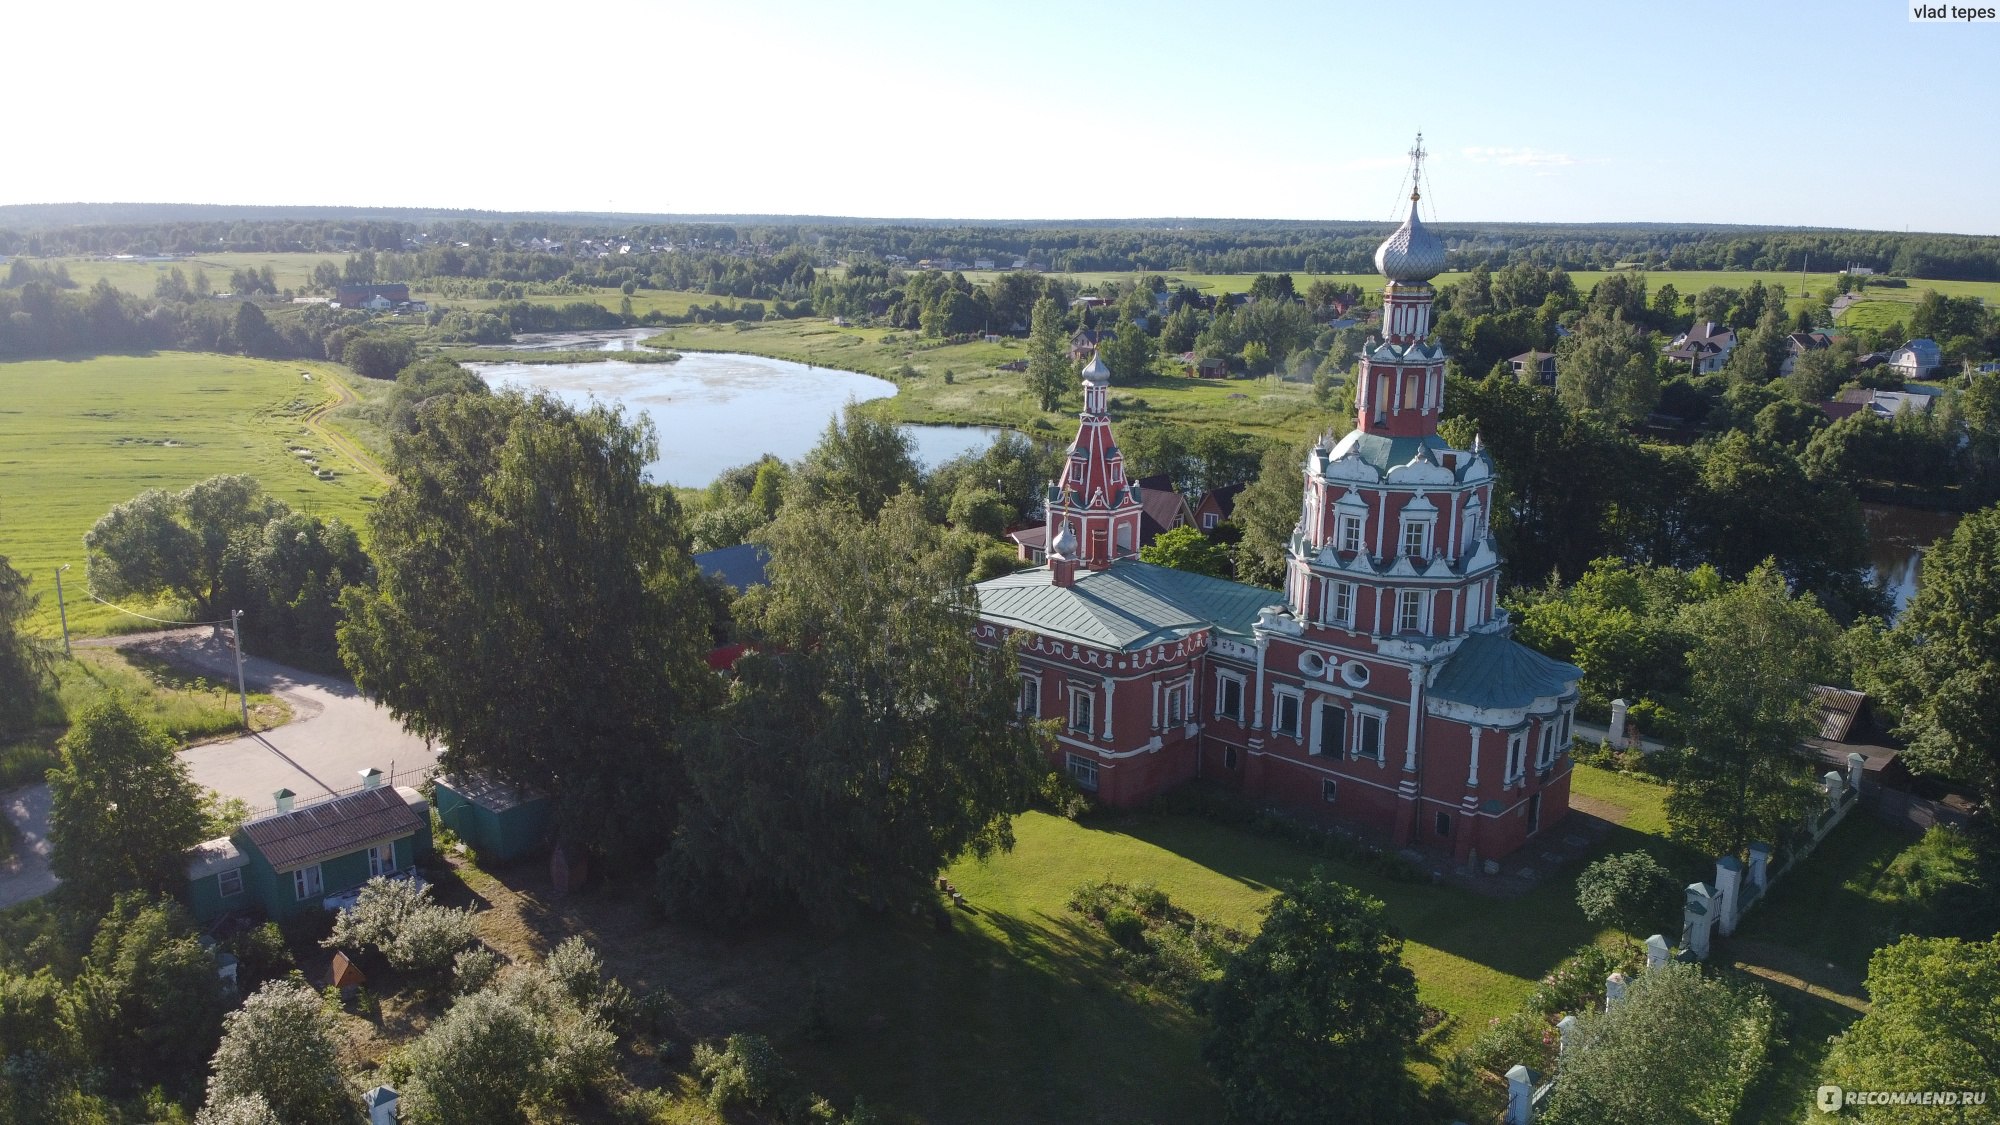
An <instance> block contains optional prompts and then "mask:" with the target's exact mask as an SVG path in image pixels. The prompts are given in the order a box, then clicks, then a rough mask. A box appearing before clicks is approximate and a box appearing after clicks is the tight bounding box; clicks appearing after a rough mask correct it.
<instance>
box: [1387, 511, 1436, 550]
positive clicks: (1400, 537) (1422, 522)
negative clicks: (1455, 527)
mask: <svg viewBox="0 0 2000 1125" xmlns="http://www.w3.org/2000/svg"><path fill="white" fill-rule="evenodd" d="M1411 531H1416V532H1418V534H1419V536H1420V540H1421V541H1420V542H1419V543H1418V544H1417V550H1415V551H1412V550H1410V549H1409V548H1410V532H1411ZM1436 543H1437V513H1436V512H1430V513H1426V514H1424V515H1417V516H1404V517H1403V519H1402V526H1401V527H1400V528H1398V529H1397V535H1396V549H1397V552H1398V553H1399V554H1402V555H1405V556H1415V557H1416V558H1420V559H1428V558H1430V557H1431V555H1432V554H1433V553H1435V552H1434V551H1433V547H1434V546H1435V544H1436Z"/></svg>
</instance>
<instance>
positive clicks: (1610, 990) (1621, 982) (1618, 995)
mask: <svg viewBox="0 0 2000 1125" xmlns="http://www.w3.org/2000/svg"><path fill="white" fill-rule="evenodd" d="M1628 983H1630V982H1629V981H1628V980H1627V979H1626V977H1625V974H1624V973H1612V974H1611V975H1610V976H1608V977H1605V978H1604V1010H1605V1011H1607V1012H1608V1011H1610V1010H1611V1009H1613V1008H1615V1007H1617V1006H1618V1005H1620V1004H1622V1003H1624V1002H1625V986H1626V985H1627V984H1628Z"/></svg>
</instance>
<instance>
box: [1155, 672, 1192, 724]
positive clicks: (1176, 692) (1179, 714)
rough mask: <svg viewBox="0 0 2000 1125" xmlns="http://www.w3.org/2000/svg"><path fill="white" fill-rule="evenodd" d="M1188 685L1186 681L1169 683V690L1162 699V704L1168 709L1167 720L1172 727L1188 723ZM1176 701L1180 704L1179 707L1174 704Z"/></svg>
mask: <svg viewBox="0 0 2000 1125" xmlns="http://www.w3.org/2000/svg"><path fill="white" fill-rule="evenodd" d="M1188 686H1189V685H1188V684H1187V683H1186V682H1185V681H1177V682H1175V683H1171V684H1168V685H1167V690H1166V692H1165V693H1164V695H1163V697H1162V698H1161V700H1160V705H1161V706H1162V707H1164V708H1165V709H1166V722H1167V725H1168V726H1170V727H1173V726H1185V725H1186V724H1187V721H1188V700H1187V697H1188ZM1176 702H1178V703H1179V704H1180V706H1179V707H1178V708H1176V707H1175V706H1174V704H1175V703H1176Z"/></svg>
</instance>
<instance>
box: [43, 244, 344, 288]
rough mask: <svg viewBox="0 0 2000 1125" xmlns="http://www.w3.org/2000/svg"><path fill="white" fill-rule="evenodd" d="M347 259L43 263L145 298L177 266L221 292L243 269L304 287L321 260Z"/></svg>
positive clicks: (220, 257)
mask: <svg viewBox="0 0 2000 1125" xmlns="http://www.w3.org/2000/svg"><path fill="white" fill-rule="evenodd" d="M346 260H347V255H345V254H282V253H281V254H200V255H196V256H194V257H189V258H177V259H175V260H174V261H171V262H121V261H116V260H105V259H100V258H89V257H77V258H49V259H45V260H44V261H43V263H42V264H45V265H49V266H55V265H57V264H60V265H62V266H63V267H64V268H66V269H68V270H69V276H70V280H72V281H74V282H76V283H77V284H78V285H80V286H82V287H83V288H85V289H88V288H90V287H91V286H93V285H95V284H97V280H98V279H99V278H103V279H104V280H106V281H109V282H110V283H111V284H112V286H113V287H114V288H117V289H122V290H124V291H125V292H127V293H135V294H138V295H139V296H142V297H150V296H152V295H153V286H154V285H156V284H158V283H159V280H160V279H161V278H163V277H165V276H167V271H168V270H172V269H176V268H178V269H179V270H180V271H181V273H183V274H185V275H187V277H188V278H189V279H190V280H192V279H193V277H194V273H195V271H196V270H201V271H202V272H204V273H206V274H208V282H209V284H210V285H211V286H213V287H214V289H215V291H216V292H218V293H220V292H223V291H224V290H227V289H228V288H229V275H230V274H231V273H233V272H235V271H236V270H240V269H253V270H262V269H263V268H264V267H265V266H269V267H271V275H272V277H273V278H274V279H275V280H276V281H277V283H278V288H279V289H281V290H283V289H292V290H300V291H302V290H304V289H305V288H306V286H307V285H309V284H311V279H312V271H313V267H314V266H317V265H318V264H320V263H321V262H332V263H333V264H334V265H335V266H339V265H340V264H341V263H342V262H345V261H346Z"/></svg>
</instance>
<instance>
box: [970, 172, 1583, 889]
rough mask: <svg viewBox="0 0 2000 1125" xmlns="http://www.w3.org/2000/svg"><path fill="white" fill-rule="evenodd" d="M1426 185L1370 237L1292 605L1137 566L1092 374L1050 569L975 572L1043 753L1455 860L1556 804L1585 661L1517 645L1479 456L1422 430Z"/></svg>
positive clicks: (1145, 790) (1438, 267)
mask: <svg viewBox="0 0 2000 1125" xmlns="http://www.w3.org/2000/svg"><path fill="white" fill-rule="evenodd" d="M1417 198H1418V196H1417V193H1415V192H1412V193H1411V196H1410V213H1409V218H1408V219H1406V220H1405V221H1404V222H1403V225H1402V226H1401V227H1399V228H1397V230H1396V231H1395V233H1394V234H1391V235H1390V236H1389V238H1388V240H1387V241H1385V242H1383V243H1382V245H1381V247H1380V248H1379V249H1377V250H1376V252H1375V264H1376V268H1377V269H1378V270H1380V271H1381V273H1382V275H1383V276H1384V277H1386V278H1387V279H1388V285H1387V287H1386V288H1385V289H1384V291H1383V306H1384V308H1383V328H1384V333H1385V335H1384V338H1382V339H1375V340H1370V341H1369V343H1368V345H1367V347H1366V348H1365V349H1364V350H1363V352H1362V354H1361V357H1360V359H1361V365H1360V370H1359V375H1358V379H1359V383H1358V384H1357V388H1356V390H1357V395H1356V397H1357V400H1358V401H1357V411H1356V413H1357V417H1356V428H1355V429H1354V430H1353V431H1352V432H1351V433H1349V434H1348V435H1347V436H1346V437H1344V438H1342V439H1340V440H1339V441H1338V442H1333V443H1330V442H1328V441H1326V440H1322V441H1321V442H1320V443H1319V444H1318V445H1317V446H1316V447H1315V448H1314V449H1313V450H1312V452H1311V453H1310V454H1309V455H1308V456H1307V458H1306V461H1305V463H1304V465H1303V466H1302V469H1303V481H1302V487H1301V493H1300V504H1299V511H1300V515H1299V522H1298V526H1297V527H1296V528H1295V529H1294V530H1293V532H1292V539H1291V546H1290V557H1289V562H1288V564H1287V570H1286V579H1285V590H1284V594H1283V595H1282V599H1281V598H1280V595H1278V594H1274V593H1273V592H1272V591H1269V590H1266V589H1262V588H1259V587H1254V586H1247V585H1243V584H1241V583H1237V582H1230V581H1226V580H1223V579H1217V578H1208V577H1204V576H1201V575H1196V574H1189V573H1185V572H1182V571H1177V570H1171V569H1168V568H1165V567H1158V566H1153V565H1150V564H1148V563H1144V562H1140V561H1139V560H1138V558H1137V554H1138V546H1137V544H1138V542H1139V529H1140V519H1141V513H1142V511H1143V497H1142V493H1141V488H1140V486H1139V485H1138V484H1137V483H1136V482H1134V481H1133V480H1131V479H1130V478H1128V477H1127V476H1126V474H1125V465H1124V459H1123V457H1122V455H1121V454H1120V453H1119V451H1118V444H1117V441H1116V440H1115V439H1114V437H1113V435H1112V430H1111V419H1110V416H1109V414H1108V413H1107V409H1106V407H1107V399H1108V397H1109V393H1110V381H1111V375H1110V372H1109V371H1108V370H1107V369H1106V368H1105V366H1104V364H1103V362H1102V361H1101V360H1097V359H1093V360H1092V361H1091V362H1090V364H1089V365H1088V366H1087V367H1085V368H1084V369H1083V413H1082V415H1081V423H1082V424H1081V427H1080V428H1079V430H1078V432H1077V436H1076V441H1075V442H1074V443H1073V444H1072V445H1071V446H1070V450H1069V460H1068V462H1067V464H1066V465H1065V466H1064V468H1063V472H1062V477H1061V479H1060V480H1058V481H1056V482H1055V483H1053V484H1051V485H1050V486H1049V491H1048V496H1047V512H1048V514H1047V536H1048V538H1047V540H1046V542H1047V543H1048V544H1049V547H1048V561H1047V563H1046V564H1045V565H1043V566H1039V567H1035V568H1033V569H1030V570H1023V571H1020V572H1017V573H1015V574H1010V575H1007V576H1005V577H1002V578H995V579H993V580H991V581H988V582H983V583H980V584H979V586H978V588H977V589H978V594H979V613H980V624H979V626H978V635H979V637H980V639H981V640H982V641H983V642H986V643H993V644H997V643H1001V642H1003V641H1005V640H1007V639H1008V638H1009V637H1011V636H1014V635H1017V634H1018V635H1020V638H1021V641H1022V643H1023V648H1022V649H1021V706H1022V709H1023V711H1024V712H1025V713H1028V714H1032V715H1035V716H1038V717H1040V718H1043V719H1057V720H1060V724H1061V733H1060V735H1059V737H1058V741H1059V746H1058V749H1057V751H1056V752H1055V754H1056V759H1057V761H1056V765H1057V766H1058V767H1059V768H1063V769H1065V770H1067V771H1068V772H1069V774H1070V776H1072V777H1074V778H1075V779H1076V780H1077V781H1078V783H1079V784H1081V785H1082V786H1083V787H1084V788H1086V789H1089V790H1093V791H1094V792H1096V794H1097V795H1098V796H1099V797H1100V798H1101V799H1102V800H1104V801H1106V802H1107V803H1110V804H1113V805H1135V804H1139V803H1141V802H1144V801H1146V800H1147V799H1149V798H1151V797H1153V796H1155V795H1156V794H1159V793H1161V792H1162V791H1164V790H1167V789H1169V788H1172V787H1173V786H1175V785H1179V784H1181V783H1182V782H1185V781H1188V780H1191V779H1193V778H1197V777H1199V778H1205V779H1208V780H1209V781H1212V782H1217V783H1220V784H1223V785H1228V786H1232V787H1234V788H1237V789H1239V790H1241V791H1243V792H1245V793H1248V794H1251V795H1254V796H1256V797H1259V798H1263V799H1268V800H1270V801H1272V802H1274V803H1278V804H1283V805H1289V806H1292V807H1295V808H1300V809H1307V810H1312V811H1316V812H1324V813H1328V814H1330V815H1331V816H1332V817H1334V818H1337V819H1341V820H1346V821H1348V822H1350V823H1352V824H1354V825H1356V826H1358V827H1361V828H1364V829H1366V830H1368V831H1370V832H1372V833H1374V834H1377V835H1380V836H1382V837H1384V838H1387V839H1388V840H1390V841H1391V842H1393V843H1394V844H1395V845H1397V846H1417V847H1422V848H1427V849H1429V848H1436V849H1439V850H1448V851H1449V852H1450V854H1451V855H1452V856H1453V857H1454V859H1455V860H1456V861H1457V862H1458V863H1460V864H1466V863H1471V862H1474V861H1477V860H1482V859H1489V858H1497V857H1500V856H1504V855H1506V854H1508V853H1509V852H1512V851H1514V850H1515V849H1516V848H1519V847H1520V846H1521V845H1522V844H1523V843H1525V842H1527V841H1528V839H1529V838H1530V837H1533V836H1534V835H1535V834H1536V833H1538V832H1541V831H1544V830H1546V829H1547V828H1548V827H1549V826H1550V825H1553V824H1554V823H1556V822H1557V821H1559V820H1561V819H1562V817H1563V816H1564V814H1565V813H1567V812H1568V811H1569V788H1570V768H1571V763H1570V757H1569V752H1568V751H1569V745H1570V722H1571V718H1572V714H1573V712H1574V710H1575V706H1576V699H1577V681H1578V680H1579V679H1580V678H1581V676H1582V672H1581V671H1579V670H1578V669H1577V668H1575V667H1574V666H1572V665H1569V664H1565V663H1562V662H1561V661H1557V660H1553V659H1550V658H1549V657H1547V656H1544V655H1542V654H1541V653H1538V652H1536V651H1534V650H1533V649H1530V648H1528V647H1527V646H1525V645H1523V644H1521V643H1519V642H1517V641H1515V640H1514V639H1513V638H1512V636H1511V628H1510V626H1509V623H1508V621H1507V614H1506V611H1505V610H1504V609H1502V608H1500V607H1499V605H1498V604H1497V601H1496V598H1497V593H1498V587H1499V578H1500V557H1499V555H1498V554H1496V553H1495V551H1494V544H1493V540H1492V537H1491V536H1490V535H1489V534H1488V527H1487V517H1488V513H1489V512H1490V511H1491V509H1492V504H1493V465H1492V462H1491V460H1490V459H1489V458H1488V457H1487V456H1486V454H1485V452H1484V451H1483V450H1482V449H1481V447H1480V444H1479V442H1478V441H1476V440H1475V441H1474V442H1473V443H1472V448H1471V449H1453V448H1452V447H1451V446H1450V445H1449V444H1447V443H1446V442H1445V441H1444V440H1443V439H1442V438H1440V437H1439V436H1438V433H1437V423H1438V417H1439V414H1440V413H1441V410H1442V408H1443V405H1444V360H1445V356H1444V351H1443V349H1441V348H1440V347H1439V346H1438V345H1437V344H1435V343H1433V342H1431V340H1430V339H1429V336H1430V316H1431V297H1432V290H1431V287H1430V285H1429V284H1428V282H1429V281H1430V279H1431V278H1432V277H1435V276H1436V275H1437V274H1438V273H1439V272H1441V271H1442V270H1443V269H1444V264H1445V248H1444V243H1443V242H1442V240H1440V239H1439V238H1438V236H1437V235H1436V234H1434V233H1433V232H1431V231H1430V230H1428V229H1426V228H1425V227H1424V225H1423V224H1422V223H1421V222H1420V221H1419V220H1418V217H1417V205H1416V201H1417Z"/></svg>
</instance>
